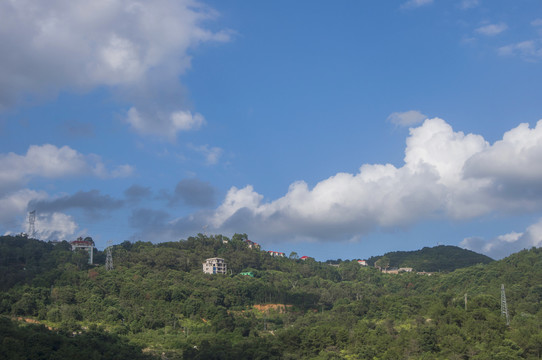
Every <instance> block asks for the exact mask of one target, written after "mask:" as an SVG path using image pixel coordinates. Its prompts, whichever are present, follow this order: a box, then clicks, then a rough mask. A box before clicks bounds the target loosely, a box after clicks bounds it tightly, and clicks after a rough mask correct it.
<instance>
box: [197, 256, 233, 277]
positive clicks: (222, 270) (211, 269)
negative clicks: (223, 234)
mask: <svg viewBox="0 0 542 360" xmlns="http://www.w3.org/2000/svg"><path fill="white" fill-rule="evenodd" d="M227 271H228V266H227V264H226V261H224V259H221V258H210V259H207V260H205V262H204V263H203V272H204V273H205V274H226V272H227Z"/></svg>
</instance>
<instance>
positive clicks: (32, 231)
mask: <svg viewBox="0 0 542 360" xmlns="http://www.w3.org/2000/svg"><path fill="white" fill-rule="evenodd" d="M35 235H36V210H32V211H30V212H29V213H28V237H29V238H33V237H34V236H35Z"/></svg>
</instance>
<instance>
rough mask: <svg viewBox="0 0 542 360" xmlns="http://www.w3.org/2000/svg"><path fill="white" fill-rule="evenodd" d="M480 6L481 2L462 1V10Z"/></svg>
mask: <svg viewBox="0 0 542 360" xmlns="http://www.w3.org/2000/svg"><path fill="white" fill-rule="evenodd" d="M478 5H480V0H463V1H461V5H460V7H461V9H471V8H474V7H476V6H478Z"/></svg>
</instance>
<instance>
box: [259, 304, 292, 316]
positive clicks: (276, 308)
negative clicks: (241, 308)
mask: <svg viewBox="0 0 542 360" xmlns="http://www.w3.org/2000/svg"><path fill="white" fill-rule="evenodd" d="M291 307H292V305H284V304H262V305H254V306H253V308H254V309H255V310H258V311H261V312H269V311H270V310H273V311H277V312H279V313H281V314H282V313H285V312H286V309H289V308H291Z"/></svg>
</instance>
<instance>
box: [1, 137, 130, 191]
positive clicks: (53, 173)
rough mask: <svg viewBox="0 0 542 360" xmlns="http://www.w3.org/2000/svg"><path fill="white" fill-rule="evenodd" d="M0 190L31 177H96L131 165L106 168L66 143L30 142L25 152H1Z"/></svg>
mask: <svg viewBox="0 0 542 360" xmlns="http://www.w3.org/2000/svg"><path fill="white" fill-rule="evenodd" d="M0 168H1V169H3V170H2V171H1V172H0V193H1V192H2V189H4V190H5V189H9V188H12V187H19V186H20V184H21V183H22V182H25V181H26V180H28V179H29V178H31V177H45V178H62V177H71V176H85V175H94V176H98V177H123V176H127V175H130V174H131V173H132V171H133V168H132V167H131V166H130V165H122V166H120V167H118V168H116V169H113V170H112V171H108V170H107V169H106V167H105V165H104V164H103V163H102V161H101V159H100V157H99V156H97V155H93V154H91V155H84V154H81V153H79V152H77V151H76V150H74V149H72V148H70V147H69V146H63V147H60V148H59V147H56V146H55V145H51V144H45V145H41V146H40V145H32V146H30V147H29V148H28V150H27V152H26V154H25V155H18V154H15V153H8V154H0Z"/></svg>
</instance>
